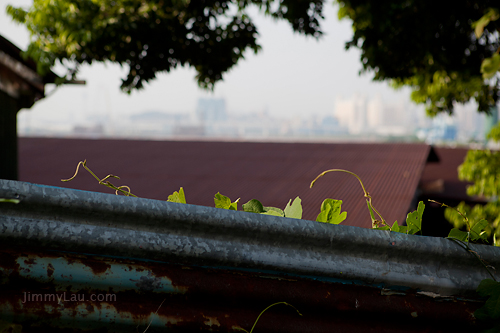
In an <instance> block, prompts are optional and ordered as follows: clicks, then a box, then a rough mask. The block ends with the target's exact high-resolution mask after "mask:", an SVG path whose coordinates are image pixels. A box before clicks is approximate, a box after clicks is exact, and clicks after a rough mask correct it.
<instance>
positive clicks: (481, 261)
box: [446, 237, 497, 282]
mask: <svg viewBox="0 0 500 333" xmlns="http://www.w3.org/2000/svg"><path fill="white" fill-rule="evenodd" d="M446 239H449V240H452V241H454V242H455V243H457V244H458V245H459V246H460V247H462V248H463V249H464V250H465V251H467V252H470V253H471V254H472V255H473V256H475V257H476V259H477V260H479V262H480V263H481V265H483V267H484V268H485V269H486V271H487V272H488V274H489V275H490V276H491V278H492V279H493V281H495V282H497V279H495V276H494V275H493V273H492V272H491V271H490V269H489V268H488V265H486V263H485V262H484V260H483V259H481V257H480V256H479V254H477V253H476V251H473V250H472V249H471V248H470V246H469V244H468V242H464V241H462V240H460V239H456V238H455V237H446Z"/></svg>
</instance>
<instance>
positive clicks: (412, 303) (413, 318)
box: [0, 180, 500, 332]
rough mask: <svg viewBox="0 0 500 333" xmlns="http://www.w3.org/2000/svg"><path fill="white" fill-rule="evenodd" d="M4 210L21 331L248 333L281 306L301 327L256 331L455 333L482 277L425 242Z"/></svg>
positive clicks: (158, 205)
mask: <svg viewBox="0 0 500 333" xmlns="http://www.w3.org/2000/svg"><path fill="white" fill-rule="evenodd" d="M0 197H3V198H19V200H20V203H19V204H2V205H0V253H1V255H0V274H1V276H0V278H1V281H2V283H1V285H0V288H1V292H0V297H2V300H0V312H2V317H1V318H2V319H3V320H12V321H13V322H16V323H19V324H21V323H23V325H24V326H23V328H27V329H28V330H35V329H36V327H39V328H40V327H44V328H50V329H51V330H55V329H69V330H81V329H87V328H88V329H92V330H102V331H110V332H112V331H130V329H131V327H132V328H135V327H136V326H137V325H142V326H141V328H142V329H144V328H145V327H146V326H147V324H148V323H149V322H150V321H151V320H152V321H153V322H152V324H151V325H152V326H151V327H150V329H151V330H152V331H153V329H160V328H161V329H170V330H172V331H193V330H196V331H198V330H202V331H208V330H210V331H219V332H229V331H235V330H237V328H238V327H242V328H245V329H247V330H248V329H249V328H250V327H251V325H252V324H253V321H254V320H255V318H256V317H257V316H258V314H259V313H260V311H262V310H263V309H264V308H265V307H266V306H268V305H270V304H272V303H275V302H281V301H285V302H288V303H290V304H293V305H294V306H295V307H297V308H298V309H299V310H300V311H301V312H302V313H303V315H304V316H302V317H300V316H298V315H297V313H296V312H295V310H293V309H291V308H288V307H283V308H276V309H274V308H273V310H272V311H270V312H269V313H268V314H266V315H265V316H264V317H263V320H262V322H261V323H259V332H271V331H272V332H281V331H287V332H331V331H332V330H333V329H337V328H338V331H339V332H342V331H343V332H352V331H353V330H357V331H366V332H370V331H385V332H391V331H393V332H397V331H401V330H404V331H412V330H413V331H451V330H455V331H456V330H457V329H461V328H464V327H476V326H474V317H473V315H472V313H473V311H474V310H475V309H476V308H477V307H479V306H480V303H478V302H477V301H474V299H475V298H476V296H475V293H474V290H475V288H476V287H477V285H478V284H479V281H480V280H482V279H483V278H486V277H488V275H487V273H486V271H485V270H484V269H483V268H482V267H481V264H480V263H479V262H478V261H477V259H475V258H474V257H473V256H472V255H471V254H469V253H467V252H466V251H464V250H463V249H462V248H460V247H459V246H457V245H456V244H455V243H453V242H451V241H448V240H445V239H439V238H433V237H421V236H409V235H403V234H398V233H389V232H385V231H374V230H366V229H362V228H356V227H348V226H336V225H327V224H322V223H318V222H313V221H306V220H295V219H285V218H279V217H273V216H265V215H258V214H251V213H244V212H235V211H228V210H221V209H215V208H210V207H202V206H193V205H182V204H175V203H168V202H162V201H155V200H147V199H137V198H130V197H123V196H114V195H107V194H100V193H93V192H85V191H76V190H68V189H61V188H54V187H47V186H40V185H34V184H29V183H23V182H13V181H3V180H2V181H0ZM473 249H474V251H476V252H477V253H478V254H479V255H480V256H481V257H482V258H483V259H484V260H486V261H487V262H488V263H489V264H491V265H493V266H497V265H498V264H499V260H500V259H499V258H500V257H499V256H498V254H499V252H498V249H496V248H494V247H488V246H473ZM47 295H48V296H47ZM51 295H52V296H51ZM92 295H100V297H101V298H98V299H91V296H92ZM107 295H114V296H109V297H116V300H115V299H113V298H111V299H110V298H107V299H106V297H107ZM40 297H42V298H43V300H42V299H41V298H40ZM72 297H74V300H72ZM97 297H99V296H97ZM34 298H35V300H33V299H34ZM23 300H25V301H24V302H23ZM27 300H29V302H28V301H27ZM160 305H161V306H160ZM158 308H160V309H159V310H158ZM157 310H158V312H157V313H156V311H157ZM387 316H390V317H391V320H390V321H388V320H386V319H385V318H386V317H387ZM264 318H267V319H266V320H267V321H266V320H264ZM359 318H363V319H364V320H362V321H360V320H359ZM441 318H446V320H441ZM448 319H449V320H448ZM452 319H453V320H452ZM37 325H38V326H37ZM431 326H432V330H428V327H431Z"/></svg>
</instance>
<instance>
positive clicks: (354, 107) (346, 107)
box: [335, 94, 367, 134]
mask: <svg viewBox="0 0 500 333" xmlns="http://www.w3.org/2000/svg"><path fill="white" fill-rule="evenodd" d="M335 116H336V117H337V119H338V120H339V123H340V125H341V126H344V127H347V130H348V131H349V133H350V134H361V133H363V131H365V130H366V125H367V119H366V97H365V96H363V95H359V94H355V95H354V96H353V97H352V98H351V99H342V97H337V99H336V101H335Z"/></svg>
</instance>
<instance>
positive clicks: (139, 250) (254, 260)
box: [0, 215, 487, 296]
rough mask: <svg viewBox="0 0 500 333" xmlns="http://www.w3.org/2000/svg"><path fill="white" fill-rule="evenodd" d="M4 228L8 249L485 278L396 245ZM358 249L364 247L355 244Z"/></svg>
mask: <svg viewBox="0 0 500 333" xmlns="http://www.w3.org/2000/svg"><path fill="white" fill-rule="evenodd" d="M299 222H300V221H299ZM337 229H342V228H337ZM344 229H346V228H344ZM347 229H352V228H347ZM0 230H1V232H0V243H1V244H2V247H4V248H8V249H10V250H13V249H16V248H17V249H20V251H23V250H27V249H34V250H36V249H43V250H45V251H47V250H48V251H51V252H54V255H57V252H68V251H69V252H74V253H79V254H84V255H91V256H92V255H94V256H104V257H110V256H112V257H121V258H128V259H133V258H138V259H143V260H155V261H161V262H168V263H175V264H180V265H193V266H204V267H211V268H214V269H217V268H221V267H226V269H227V268H230V267H233V268H234V269H244V270H246V269H251V270H258V271H263V270H264V271H267V272H266V273H265V274H283V273H284V274H288V275H292V276H298V277H306V278H312V279H316V280H323V281H330V282H340V283H348V284H353V283H354V284H359V283H362V284H366V285H373V286H382V287H384V288H386V287H403V288H413V289H418V290H422V291H430V292H434V293H438V294H440V295H463V296H470V295H472V294H473V293H474V290H475V288H476V287H477V285H478V284H479V281H481V280H482V279H484V278H485V277H487V274H486V272H485V271H484V270H482V268H481V267H480V265H479V263H478V262H477V261H474V260H472V261H471V260H443V258H442V257H441V256H437V257H436V256H434V257H428V256H425V257H422V256H420V255H418V254H416V255H415V254H414V255H413V256H397V255H395V254H396V253H397V252H398V251H397V249H392V250H387V251H384V250H383V249H382V250H380V249H379V251H376V252H373V251H367V252H361V253H360V252H359V251H354V252H352V251H345V250H343V249H342V248H336V249H332V250H331V251H328V249H324V248H321V247H320V246H317V247H311V246H307V245H306V246H304V245H303V244H300V243H298V244H295V245H294V246H291V245H290V244H287V246H283V245H282V244H281V243H279V242H276V243H274V244H273V243H270V242H251V241H248V240H245V239H238V238H236V239H227V238H225V239H224V238H223V239H212V238H203V237H199V236H192V235H189V234H182V235H175V234H162V233H154V232H149V231H141V230H139V231H136V230H129V229H122V228H113V227H106V226H95V225H83V224H76V223H67V222H61V221H57V222H54V221H47V220H30V219H23V218H19V217H10V216H1V215H0ZM358 248H363V246H362V245H361V244H358ZM462 251H463V250H462ZM459 253H461V252H459ZM273 272H274V273H273Z"/></svg>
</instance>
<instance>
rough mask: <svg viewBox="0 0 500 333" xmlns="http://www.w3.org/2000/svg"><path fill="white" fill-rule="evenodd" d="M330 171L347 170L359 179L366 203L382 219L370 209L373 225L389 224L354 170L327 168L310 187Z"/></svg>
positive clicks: (346, 171)
mask: <svg viewBox="0 0 500 333" xmlns="http://www.w3.org/2000/svg"><path fill="white" fill-rule="evenodd" d="M329 172H345V173H348V174H350V175H353V176H354V177H356V179H357V180H358V181H359V184H360V185H361V188H362V189H363V193H364V196H365V198H366V203H367V204H368V210H370V209H373V211H374V212H375V213H376V214H377V215H378V217H379V218H380V221H377V220H376V219H375V217H374V216H373V214H372V212H371V211H370V217H371V218H372V224H373V227H375V226H376V224H377V223H382V224H384V225H386V226H389V225H388V224H387V223H386V222H385V219H384V218H383V217H382V215H381V214H380V213H379V212H378V210H377V209H376V208H375V207H374V206H373V204H372V197H371V196H370V193H368V191H367V190H366V188H365V185H364V184H363V182H362V181H361V178H359V176H358V175H357V174H355V173H354V172H351V171H349V170H344V169H330V170H326V171H323V172H322V173H320V174H319V175H318V176H317V177H316V178H314V180H313V181H312V182H311V185H310V186H309V188H312V187H313V186H314V183H315V182H316V181H317V180H318V179H319V178H321V177H323V176H324V175H326V174H327V173H329Z"/></svg>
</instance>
